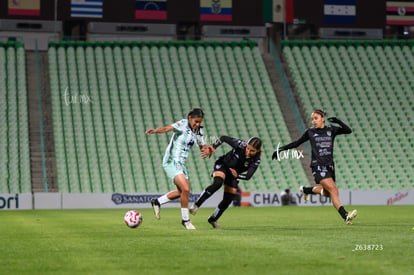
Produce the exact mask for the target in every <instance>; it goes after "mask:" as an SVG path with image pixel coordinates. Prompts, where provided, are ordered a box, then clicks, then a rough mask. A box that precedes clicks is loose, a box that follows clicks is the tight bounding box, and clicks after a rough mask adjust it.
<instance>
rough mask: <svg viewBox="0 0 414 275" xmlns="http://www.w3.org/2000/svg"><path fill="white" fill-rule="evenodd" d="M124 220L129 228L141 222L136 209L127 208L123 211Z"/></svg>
mask: <svg viewBox="0 0 414 275" xmlns="http://www.w3.org/2000/svg"><path fill="white" fill-rule="evenodd" d="M124 222H125V224H126V225H127V226H128V227H129V228H137V227H138V226H140V225H141V223H142V215H141V213H140V212H138V211H136V210H129V211H128V212H126V213H125V216H124Z"/></svg>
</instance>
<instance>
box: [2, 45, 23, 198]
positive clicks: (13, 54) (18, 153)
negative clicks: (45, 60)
mask: <svg viewBox="0 0 414 275" xmlns="http://www.w3.org/2000/svg"><path fill="white" fill-rule="evenodd" d="M25 56H26V55H25V51H24V45H23V43H22V42H20V41H15V40H9V41H7V42H0V125H1V127H0V167H1V169H0V181H1V183H0V193H30V192H31V173H30V148H29V123H28V103H27V100H28V99H27V85H26V83H27V82H26V81H27V80H26V60H25Z"/></svg>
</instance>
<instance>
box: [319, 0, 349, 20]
mask: <svg viewBox="0 0 414 275" xmlns="http://www.w3.org/2000/svg"><path fill="white" fill-rule="evenodd" d="M323 15H324V22H325V24H330V25H350V24H354V23H355V20H356V6H355V0H325V3H324V6H323Z"/></svg>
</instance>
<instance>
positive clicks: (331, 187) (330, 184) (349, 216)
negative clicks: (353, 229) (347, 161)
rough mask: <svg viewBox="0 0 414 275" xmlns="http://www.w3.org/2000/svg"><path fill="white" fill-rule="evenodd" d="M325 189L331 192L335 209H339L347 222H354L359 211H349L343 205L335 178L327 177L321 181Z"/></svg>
mask: <svg viewBox="0 0 414 275" xmlns="http://www.w3.org/2000/svg"><path fill="white" fill-rule="evenodd" d="M320 184H321V185H322V187H323V189H324V190H326V191H327V192H328V193H329V196H330V198H331V200H332V204H333V206H334V207H335V209H336V210H337V211H338V213H339V215H341V217H342V218H343V219H344V221H345V222H346V223H347V224H352V220H353V219H354V218H355V217H356V216H357V211H356V210H352V211H351V212H350V213H348V212H347V211H346V210H345V208H344V207H343V205H342V202H341V200H340V199H339V191H338V187H337V186H336V183H335V182H334V180H333V178H325V179H323V180H321V181H320Z"/></svg>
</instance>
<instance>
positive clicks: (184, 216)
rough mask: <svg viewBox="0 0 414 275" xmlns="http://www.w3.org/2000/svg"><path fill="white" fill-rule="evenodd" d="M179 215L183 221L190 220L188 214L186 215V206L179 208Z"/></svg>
mask: <svg viewBox="0 0 414 275" xmlns="http://www.w3.org/2000/svg"><path fill="white" fill-rule="evenodd" d="M181 217H183V221H189V220H190V216H189V215H188V208H181Z"/></svg>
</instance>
